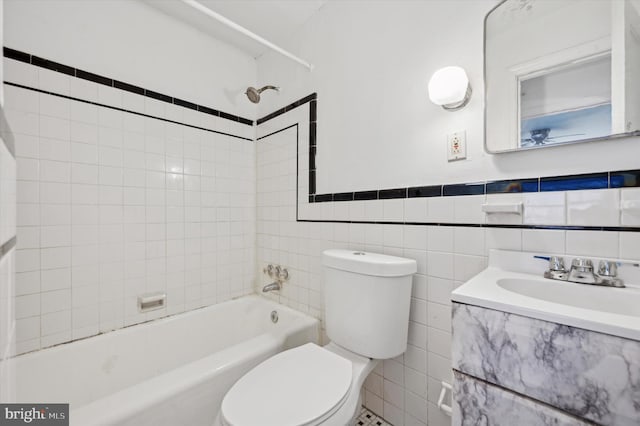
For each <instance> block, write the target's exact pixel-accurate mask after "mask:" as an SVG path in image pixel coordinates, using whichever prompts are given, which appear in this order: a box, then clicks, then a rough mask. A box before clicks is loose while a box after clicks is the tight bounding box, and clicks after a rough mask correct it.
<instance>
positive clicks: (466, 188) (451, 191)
mask: <svg viewBox="0 0 640 426" xmlns="http://www.w3.org/2000/svg"><path fill="white" fill-rule="evenodd" d="M482 194H484V183H456V184H453V185H443V186H442V195H443V196H444V197H450V196H453V195H482Z"/></svg>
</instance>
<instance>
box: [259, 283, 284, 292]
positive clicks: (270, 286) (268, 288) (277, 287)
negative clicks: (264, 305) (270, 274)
mask: <svg viewBox="0 0 640 426" xmlns="http://www.w3.org/2000/svg"><path fill="white" fill-rule="evenodd" d="M281 288H282V286H281V285H280V282H278V281H274V282H272V283H271V284H267V285H265V286H264V287H262V292H263V293H267V292H269V291H279V290H280V289H281Z"/></svg>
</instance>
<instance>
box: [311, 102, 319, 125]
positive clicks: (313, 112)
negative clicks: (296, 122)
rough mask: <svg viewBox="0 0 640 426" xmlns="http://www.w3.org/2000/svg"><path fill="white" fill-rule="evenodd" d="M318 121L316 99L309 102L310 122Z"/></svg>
mask: <svg viewBox="0 0 640 426" xmlns="http://www.w3.org/2000/svg"><path fill="white" fill-rule="evenodd" d="M315 121H318V102H317V101H316V100H315V99H314V100H313V101H311V102H310V103H309V122H310V123H313V122H315Z"/></svg>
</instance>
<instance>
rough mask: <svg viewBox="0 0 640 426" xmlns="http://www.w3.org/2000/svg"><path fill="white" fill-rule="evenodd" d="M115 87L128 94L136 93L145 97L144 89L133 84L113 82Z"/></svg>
mask: <svg viewBox="0 0 640 426" xmlns="http://www.w3.org/2000/svg"><path fill="white" fill-rule="evenodd" d="M113 87H115V88H116V89H120V90H126V91H127V92H131V93H135V94H136V95H142V96H144V89H143V88H142V87H138V86H134V85H133V84H129V83H124V82H122V81H118V80H113Z"/></svg>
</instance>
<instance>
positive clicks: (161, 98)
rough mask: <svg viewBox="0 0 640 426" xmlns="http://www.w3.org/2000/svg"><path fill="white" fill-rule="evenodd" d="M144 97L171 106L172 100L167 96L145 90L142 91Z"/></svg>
mask: <svg viewBox="0 0 640 426" xmlns="http://www.w3.org/2000/svg"><path fill="white" fill-rule="evenodd" d="M144 93H145V95H146V96H148V97H150V98H153V99H157V100H159V101H162V102H167V103H170V104H172V103H173V98H172V97H171V96H167V95H163V94H162V93H158V92H154V91H152V90H146V89H145V91H144Z"/></svg>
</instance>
